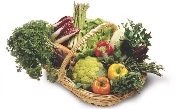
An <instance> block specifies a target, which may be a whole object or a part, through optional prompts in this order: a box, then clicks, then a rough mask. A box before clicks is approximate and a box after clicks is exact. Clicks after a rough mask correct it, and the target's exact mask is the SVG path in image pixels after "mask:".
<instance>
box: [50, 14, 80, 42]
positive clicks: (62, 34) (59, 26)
mask: <svg viewBox="0 0 177 109" xmlns="http://www.w3.org/2000/svg"><path fill="white" fill-rule="evenodd" d="M73 22H74V19H73V18H72V17H70V16H64V17H62V18H61V19H60V20H59V21H58V22H57V23H55V24H54V25H53V26H54V31H55V32H54V33H53V34H52V35H51V38H52V39H55V40H56V42H59V43H62V42H64V41H66V40H68V39H69V38H70V37H71V36H74V35H75V34H77V33H78V32H79V31H80V29H79V28H77V27H74V25H73Z"/></svg>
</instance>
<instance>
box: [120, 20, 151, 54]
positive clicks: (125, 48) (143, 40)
mask: <svg viewBox="0 0 177 109" xmlns="http://www.w3.org/2000/svg"><path fill="white" fill-rule="evenodd" d="M122 26H123V28H124V29H125V31H124V35H123V36H122V37H120V40H121V41H123V42H122V45H121V50H122V52H123V53H126V54H127V55H128V56H130V55H131V54H132V52H133V50H134V49H135V48H136V47H138V46H139V45H141V44H146V45H147V46H151V43H150V39H151V38H152V37H151V32H149V33H147V32H146V29H145V28H144V27H143V25H142V23H137V24H135V23H134V22H133V21H132V20H129V19H128V22H127V23H122Z"/></svg>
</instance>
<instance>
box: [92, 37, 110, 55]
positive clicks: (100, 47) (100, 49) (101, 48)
mask: <svg viewBox="0 0 177 109" xmlns="http://www.w3.org/2000/svg"><path fill="white" fill-rule="evenodd" d="M94 52H95V55H96V56H97V57H102V56H103V54H104V53H106V54H107V55H112V54H114V49H113V48H112V46H111V45H110V44H109V43H108V42H107V41H105V40H104V41H100V42H98V44H97V47H96V48H95V51H94Z"/></svg>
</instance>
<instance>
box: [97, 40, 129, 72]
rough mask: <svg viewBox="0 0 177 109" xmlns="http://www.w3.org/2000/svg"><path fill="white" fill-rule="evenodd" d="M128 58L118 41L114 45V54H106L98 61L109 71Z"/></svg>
mask: <svg viewBox="0 0 177 109" xmlns="http://www.w3.org/2000/svg"><path fill="white" fill-rule="evenodd" d="M126 58H127V56H126V55H125V54H123V53H122V52H121V48H120V45H119V42H118V41H116V42H115V43H114V54H113V55H109V56H108V55H106V54H104V55H103V57H98V60H99V61H100V62H101V63H102V64H103V65H104V67H105V68H106V69H108V68H109V66H110V65H111V64H114V63H121V62H124V60H125V59H126Z"/></svg>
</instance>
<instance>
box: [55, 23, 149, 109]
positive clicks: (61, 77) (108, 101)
mask: <svg viewBox="0 0 177 109" xmlns="http://www.w3.org/2000/svg"><path fill="white" fill-rule="evenodd" d="M106 27H112V28H113V30H114V31H116V30H117V29H118V27H117V26H116V25H114V24H113V23H103V24H101V25H99V26H97V27H96V28H95V29H92V30H91V31H90V32H89V33H87V34H86V35H85V36H83V37H82V39H81V40H80V41H78V42H77V44H76V45H75V46H74V47H73V48H72V49H71V51H70V53H68V55H67V56H66V58H65V59H64V61H63V63H62V65H61V67H60V69H59V70H58V79H57V82H58V83H60V84H62V85H63V86H64V87H65V88H66V89H68V90H69V91H71V92H72V93H73V94H74V95H75V96H77V97H78V98H80V99H81V100H83V101H85V102H87V103H89V104H92V105H96V106H102V107H105V106H112V105H114V104H117V103H120V102H122V101H123V100H125V99H127V98H129V97H131V96H133V95H134V94H135V93H136V91H131V92H130V93H127V94H125V95H123V96H121V95H118V94H114V95H113V94H110V95H100V94H95V93H92V92H89V91H86V90H84V89H82V88H78V89H76V88H74V86H75V83H74V82H73V81H72V80H71V79H70V78H68V77H67V76H66V70H65V67H66V65H67V64H68V63H69V61H70V59H71V57H72V55H73V54H74V53H75V52H76V50H77V49H78V48H79V47H80V46H81V45H82V44H83V43H84V42H86V40H87V39H88V38H89V37H91V36H92V35H93V34H95V33H97V32H98V31H100V30H101V29H103V28H106ZM142 79H143V81H144V82H143V83H142V84H144V83H145V80H146V75H145V74H143V75H142Z"/></svg>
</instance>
